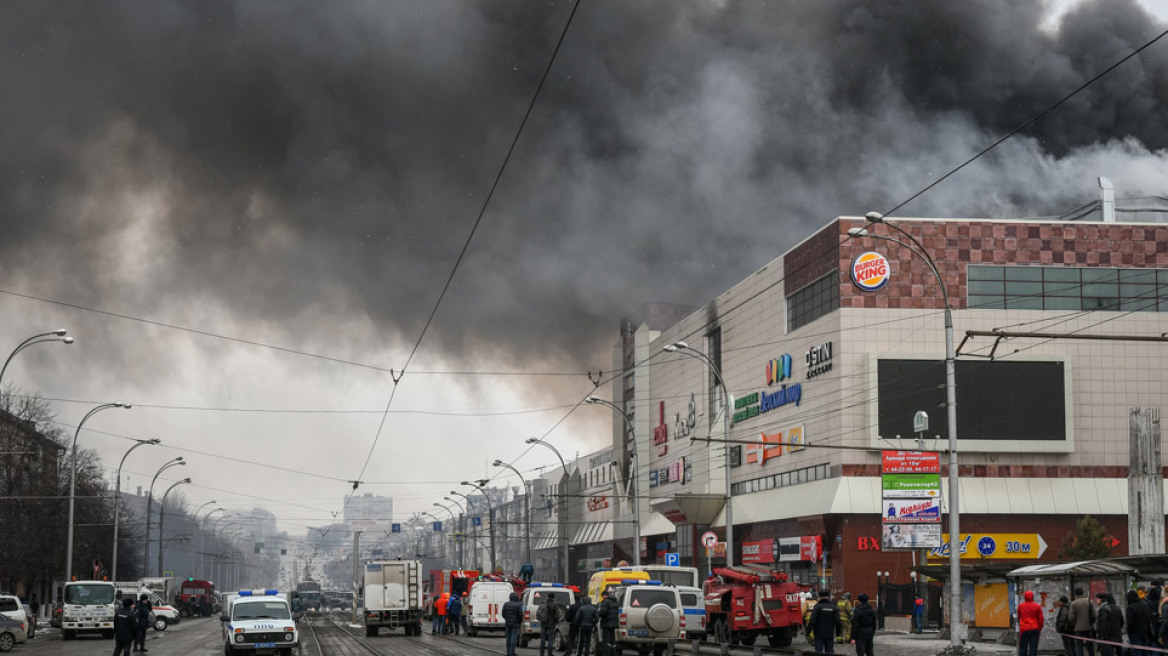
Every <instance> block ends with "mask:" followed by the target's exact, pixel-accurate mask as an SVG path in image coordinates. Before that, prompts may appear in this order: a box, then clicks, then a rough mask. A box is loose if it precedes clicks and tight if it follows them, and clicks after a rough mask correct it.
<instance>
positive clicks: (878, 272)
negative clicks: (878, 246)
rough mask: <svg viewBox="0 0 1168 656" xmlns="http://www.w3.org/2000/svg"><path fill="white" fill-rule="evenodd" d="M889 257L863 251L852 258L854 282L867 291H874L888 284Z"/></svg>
mask: <svg viewBox="0 0 1168 656" xmlns="http://www.w3.org/2000/svg"><path fill="white" fill-rule="evenodd" d="M888 278H889V271H888V259H887V258H886V257H884V256H883V255H881V254H880V253H873V252H871V251H869V252H867V253H861V254H860V255H859V256H858V257H857V258H856V259H854V260H852V282H854V283H856V286H857V287H859V288H860V289H862V290H864V291H866V292H874V291H876V290H877V289H880V288H881V287H883V286H884V285H887V284H888Z"/></svg>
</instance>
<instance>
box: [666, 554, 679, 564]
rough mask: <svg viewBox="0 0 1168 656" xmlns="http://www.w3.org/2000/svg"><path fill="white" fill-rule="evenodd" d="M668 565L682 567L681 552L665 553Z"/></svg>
mask: <svg viewBox="0 0 1168 656" xmlns="http://www.w3.org/2000/svg"><path fill="white" fill-rule="evenodd" d="M665 566H666V567H681V554H679V553H667V554H665Z"/></svg>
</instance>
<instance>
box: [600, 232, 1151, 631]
mask: <svg viewBox="0 0 1168 656" xmlns="http://www.w3.org/2000/svg"><path fill="white" fill-rule="evenodd" d="M1108 218H1111V216H1110V215H1109V216H1108ZM1123 220H1124V219H1122V218H1121V219H1120V222H1116V221H1114V220H1112V221H1103V220H1100V221H1095V222H1089V221H1064V220H1050V221H1042V220H1023V221H1015V220H964V219H963V220H956V219H909V218H906V219H896V225H897V226H899V227H900V228H901V229H903V231H904V233H906V234H901V233H898V232H896V231H894V230H892V229H891V228H890V226H888V225H885V224H878V223H870V222H869V221H868V220H866V219H864V218H853V217H841V218H838V219H836V220H833V221H831V222H830V223H828V224H827V225H826V226H824V227H822V228H821V229H820V230H818V231H817V232H815V233H814V234H811V235H809V236H807V237H806V238H805V239H803V240H802V242H801V243H799V244H798V245H797V246H795V247H793V248H791V249H790V250H789V251H787V252H786V253H784V254H783V255H782V256H781V257H779V258H777V259H775V260H774V261H772V262H770V263H769V264H767V265H766V266H764V267H762V268H761V269H759V270H758V271H756V272H755V273H754V274H753V275H751V276H750V277H748V278H747V279H746V280H743V281H742V282H740V283H739V284H737V285H736V286H734V287H733V288H732V289H730V290H728V291H726V292H725V293H723V294H722V295H720V296H718V297H717V298H716V299H714V300H713V301H711V302H710V303H709V304H708V305H706V306H704V307H701V308H698V309H696V310H695V309H693V308H680V307H677V306H668V305H649V306H646V307H645V308H643V309H642V311H641V312H640V313H639V314H638V315H636V316H633V317H631V318H629V319H627V320H625V321H624V322H623V325H622V330H621V336H620V340H619V342H618V344H617V346H616V348H615V359H616V365H617V367H616V368H617V370H618V371H623V372H624V373H623V376H622V377H621V378H619V379H618V380H617V381H616V382H615V383H614V385H613V390H612V399H613V402H614V403H615V404H616V405H617V406H619V407H620V408H621V409H623V410H624V411H625V412H626V413H627V415H628V416H629V418H630V419H631V429H632V430H628V429H627V428H626V424H625V422H624V421H623V420H621V419H620V418H619V416H618V415H617V414H616V413H613V414H614V419H613V433H614V444H615V445H616V448H614V450H613V451H614V457H615V458H616V459H618V460H622V464H624V465H625V467H626V471H627V470H628V460H626V459H625V458H626V454H627V453H631V452H633V451H634V449H633V446H632V442H633V441H635V452H636V453H637V455H638V456H639V460H640V462H639V465H638V466H636V467H635V470H636V472H637V477H638V478H637V488H638V489H639V490H640V496H641V499H642V503H641V506H642V507H641V512H640V517H641V530H642V536H643V539H642V550H643V556H644V560H645V562H661V561H662V560H663V555H664V554H665V553H669V552H677V553H680V554H681V557H682V563H683V564H694V565H697V566H699V567H700V568H701V569H702V571H706V550H705V548H704V547H702V546H701V544H700V543H699V538H700V536H701V534H702V533H704V532H706V531H708V530H712V531H713V532H715V533H716V534H717V535H718V536H719V539H720V540H724V539H725V529H724V526H725V512H726V511H725V505H726V504H725V497H726V479H725V476H726V475H727V473H729V476H730V488H731V490H732V498H733V502H732V513H733V523H734V541H733V549H734V559H735V561H736V562H755V563H761V564H766V565H768V566H772V567H773V568H775V569H782V570H785V571H788V572H790V573H791V574H792V576H794V577H796V578H798V579H800V580H802V581H806V582H808V583H812V582H822V583H826V584H827V585H829V586H830V587H831V588H832V589H833V590H834V591H836V592H837V593H840V592H843V591H851V592H852V593H853V594H856V593H859V592H868V593H869V594H871V593H872V592H874V591H875V590H876V589H877V586H878V585H879V584H881V583H888V584H892V585H893V586H904V587H907V586H909V585H912V584H913V583H914V581H915V576H916V572H915V571H914V570H913V567H914V566H915V565H919V564H921V560H922V559H927V556H926V554H927V553H929V552H928V550H926V549H921V548H917V549H912V548H905V547H907V546H911V545H912V544H914V542H913V540H917V542H915V544H918V545H920V544H930V540H935V541H938V542H939V541H940V540H941V539H942V538H941V533H942V529H941V527H942V526H946V525H947V524H942V523H940V522H941V521H942V520H943V519H944V518H945V516H946V514H947V513H948V511H949V505H950V504H949V499H948V494H947V492H946V491H947V489H948V488H947V486H945V485H943V486H941V494H940V495H939V496H940V498H939V500H938V498H936V497H932V498H924V499H921V498H916V499H912V498H910V499H909V500H908V501H907V502H905V501H904V500H903V499H902V500H899V501H897V502H894V503H893V504H892V505H893V506H894V507H893V508H892V509H891V510H890V508H889V505H890V504H889V501H887V500H886V497H888V496H889V494H887V493H886V492H885V488H884V486H883V485H882V477H881V473H882V471H881V468H882V456H881V451H882V450H901V449H914V448H917V446H918V438H923V439H922V441H921V444H923V448H924V449H925V450H939V451H944V450H945V448H946V443H947V438H948V431H947V422H946V406H945V399H946V396H945V394H946V386H945V367H944V356H945V330H944V307H945V305H944V303H945V301H944V295H943V293H942V289H941V288H940V286H939V284H938V281H937V279H936V277H935V276H934V274H933V273H932V272H931V271H930V269H929V267H928V265H927V263H926V261H925V260H924V259H922V258H920V257H918V256H916V255H914V254H913V253H912V252H911V251H910V249H909V248H908V247H906V246H904V245H900V244H896V243H892V242H890V241H888V240H884V239H880V237H891V238H895V239H897V240H899V241H901V242H904V243H905V244H910V245H911V244H912V242H913V241H915V242H916V243H917V244H919V247H920V249H922V250H923V251H924V252H926V253H928V254H929V255H931V257H932V258H934V259H935V261H936V264H937V268H938V270H939V276H940V277H941V278H942V279H943V280H944V282H945V291H947V293H948V297H949V302H950V303H951V304H952V308H953V310H954V312H953V321H954V326H955V331H954V332H955V335H956V342H957V344H959V349H958V357H957V364H956V394H957V444H958V453H959V458H960V460H959V481H960V495H959V497H960V509H961V527H962V542H963V543H964V544H965V547H966V553H965V556H964V561H963V562H964V563H965V565H966V569H967V572H968V576H969V580H970V582H971V583H973V584H977V583H979V582H984V581H986V580H989V579H992V578H993V577H995V576H996V575H998V574H1000V573H1002V572H1004V571H1007V570H1008V569H1010V568H1013V567H1017V566H1023V565H1027V564H1034V563H1036V562H1041V561H1051V560H1058V559H1060V549H1061V543H1062V541H1063V538H1064V536H1066V535H1067V534H1068V533H1069V532H1071V531H1072V530H1074V528H1075V523H1076V521H1077V520H1079V519H1081V518H1082V517H1083V516H1085V515H1091V516H1092V517H1095V518H1097V519H1098V520H1100V521H1101V522H1102V523H1103V524H1104V525H1105V526H1106V527H1107V528H1108V529H1109V531H1110V533H1111V535H1113V536H1114V537H1115V538H1116V539H1117V541H1118V544H1117V545H1115V553H1116V554H1117V555H1122V554H1126V553H1127V550H1128V542H1129V537H1128V536H1129V533H1128V510H1129V501H1128V499H1129V485H1128V473H1129V440H1130V439H1131V438H1130V432H1131V431H1130V430H1129V418H1130V417H1129V416H1130V413H1131V411H1132V409H1134V408H1151V409H1158V408H1160V407H1162V406H1163V405H1164V404H1165V385H1164V383H1165V382H1166V375H1165V373H1164V372H1165V371H1166V370H1168V344H1164V343H1161V342H1157V341H1136V340H1134V339H1131V338H1133V337H1143V338H1157V339H1158V338H1160V336H1161V335H1163V334H1164V333H1166V332H1168V319H1166V317H1168V314H1164V313H1165V312H1168V225H1165V224H1163V223H1160V224H1157V223H1154V222H1145V221H1137V222H1129V223H1123V222H1122V221H1123ZM1161 220H1162V218H1161ZM856 228H860V229H864V230H866V231H867V233H868V234H867V235H863V234H861V235H850V234H849V231H850V230H852V231H853V232H855V231H854V230H853V229H856ZM872 254H875V255H872ZM853 271H855V274H853ZM995 329H999V330H1001V331H1005V332H1006V333H1007V334H1009V335H1014V336H1011V337H1009V338H998V337H995V336H985V335H977V336H973V337H968V338H967V335H968V333H969V331H980V332H982V333H988V332H990V331H994V330H995ZM1028 333H1039V334H1041V336H1028V335H1027V334H1028ZM1088 336H1090V337H1092V339H1083V338H1084V337H1088ZM677 342H684V343H685V345H686V346H685V347H683V348H681V349H679V350H677V351H675V352H666V351H665V349H666V347H667V346H670V345H673V344H676V343H677ZM703 358H705V359H708V360H709V362H710V363H711V364H712V365H713V367H711V366H709V364H707V362H706V361H705V360H704V359H703ZM714 368H716V369H718V370H720V372H721V375H722V378H724V381H725V386H726V387H728V388H729V391H730V397H729V403H726V402H725V399H726V397H725V396H724V394H723V389H722V386H723V382H722V380H720V379H719V377H718V376H717V375H715V374H714V373H713V369H714ZM727 405H728V406H729V412H730V415H731V422H729V423H730V424H731V425H730V427H729V435H727V433H726V425H727V422H725V421H724V416H725V415H724V414H723V413H724V412H725V406H727ZM919 412H923V413H925V414H927V416H928V428H927V429H926V430H924V431H923V432H915V431H914V418H916V417H917V414H918V413H919ZM727 439H728V440H729V441H726V440H727ZM1157 444H1158V441H1157ZM1156 448H1157V449H1158V446H1157V447H1156ZM1157 457H1158V451H1157ZM947 458H948V455H947V454H944V453H943V454H942V455H941V456H940V462H941V464H942V467H941V471H940V474H941V480H942V481H945V480H946V478H945V477H947V476H948V475H950V473H951V472H949V471H948V469H949V468H948V467H947V466H945V463H946V462H947ZM727 465H728V466H727ZM1155 471H1156V472H1157V473H1158V474H1162V471H1161V470H1160V465H1159V463H1158V462H1157V463H1156V465H1155ZM1155 478H1156V479H1157V481H1158V484H1157V485H1156V486H1155V488H1154V489H1155V490H1157V491H1158V496H1160V497H1161V499H1156V500H1155V501H1156V503H1151V502H1150V505H1149V506H1148V507H1149V508H1152V509H1154V512H1156V513H1157V515H1156V516H1157V517H1159V519H1160V523H1161V524H1162V520H1163V517H1162V514H1163V510H1162V506H1160V505H1157V503H1159V502H1161V501H1162V496H1163V492H1162V476H1156V477H1155ZM894 485H895V484H894ZM892 496H896V495H895V494H893V495H892ZM914 505H916V506H919V507H913V506H914ZM930 505H931V508H930V507H929V506H930ZM921 508H924V512H923V513H921V514H920V515H919V517H917V518H916V519H919V520H921V523H919V524H916V523H911V522H912V521H913V518H912V517H911V515H912V514H913V513H914V512H917V511H919V510H920V509H921ZM896 511H899V512H900V513H901V515H902V516H904V517H905V518H906V519H908V520H909V521H910V523H905V524H898V523H889V522H887V521H885V520H888V519H890V517H889V514H890V512H892V513H894V514H895V512H896ZM1133 512H1134V511H1133ZM1153 523H1155V522H1153ZM944 532H945V533H946V536H945V539H947V531H944ZM1159 535H1160V537H1159V538H1158V539H1159V540H1160V541H1161V545H1160V547H1161V548H1160V549H1159V551H1161V552H1162V551H1163V550H1164V549H1163V544H1162V540H1163V537H1162V533H1160V534H1159ZM907 536H911V537H907ZM967 536H972V537H969V538H968V539H967ZM614 537H615V539H616V546H615V548H614V550H615V553H614V555H615V556H616V557H618V558H619V557H623V556H625V555H627V551H628V550H630V549H631V545H632V540H631V523H618V524H616V525H615V527H614ZM987 538H988V540H987ZM722 545H724V543H722ZM622 547H624V548H622ZM897 547H900V548H897ZM723 548H724V547H723ZM715 551H717V548H715ZM942 551H943V550H942ZM940 553H941V551H937V552H933V554H934V556H939V555H940ZM723 558H724V556H721V555H715V557H714V564H715V565H716V564H717V562H718V561H719V560H722V559H723ZM927 560H928V562H929V563H933V564H938V565H941V564H943V563H944V562H945V561H944V560H943V559H927ZM937 569H938V570H939V571H940V570H943V569H944V568H942V567H938V568H937ZM878 577H879V578H878ZM890 603H893V602H890ZM935 616H937V615H934V617H935Z"/></svg>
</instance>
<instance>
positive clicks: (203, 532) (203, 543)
mask: <svg viewBox="0 0 1168 656" xmlns="http://www.w3.org/2000/svg"><path fill="white" fill-rule="evenodd" d="M212 503H213V502H212ZM217 512H227V509H226V508H215V509H213V510H211V511H209V512H208V513H207V514H206V515H203V520H202V522H201V523H199V524H198V526H199V576H203V575H204V574H205V573H206V570H205V569H204V568H203V558H204V557H205V556H206V555H207V553H206V552H207V520H208V519H210V518H211V515H214V514H215V513H217ZM195 514H196V515H197V514H198V513H197V512H196V513H195ZM196 519H197V518H196Z"/></svg>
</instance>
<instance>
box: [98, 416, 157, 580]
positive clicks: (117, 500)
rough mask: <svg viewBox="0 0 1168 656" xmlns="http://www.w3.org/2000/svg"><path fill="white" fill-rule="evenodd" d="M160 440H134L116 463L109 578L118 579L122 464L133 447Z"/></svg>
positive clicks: (155, 438) (155, 442)
mask: <svg viewBox="0 0 1168 656" xmlns="http://www.w3.org/2000/svg"><path fill="white" fill-rule="evenodd" d="M161 441H162V440H160V439H158V438H157V437H154V438H151V439H148V440H135V442H136V443H135V444H134V446H132V447H130V448H129V450H127V451H126V454H125V455H123V456H122V461H121V462H119V463H118V480H117V483H116V484H115V485H114V553H113V563H112V564H111V565H110V579H111V580H113V581H117V580H118V518H119V516H120V515H121V510H122V465H124V464H126V458H129V457H130V454H131V453H133V451H134V449H137V448H138V447H140V446H147V445H153V444H158V443H159V442H161Z"/></svg>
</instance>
